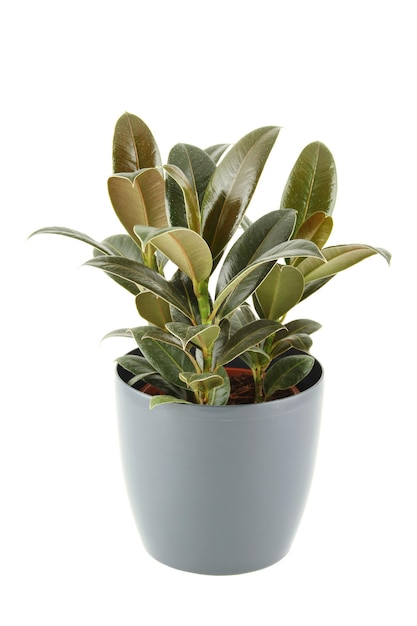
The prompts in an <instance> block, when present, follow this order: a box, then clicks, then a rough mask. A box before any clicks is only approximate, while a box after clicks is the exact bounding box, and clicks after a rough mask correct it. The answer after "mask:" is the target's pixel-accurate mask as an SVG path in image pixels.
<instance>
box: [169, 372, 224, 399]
mask: <svg viewBox="0 0 417 626" xmlns="http://www.w3.org/2000/svg"><path fill="white" fill-rule="evenodd" d="M180 380H182V381H183V382H185V384H186V385H187V387H189V388H190V389H192V390H193V392H194V393H196V394H201V393H203V394H206V395H208V393H209V392H210V391H211V390H212V389H214V388H215V387H219V386H220V385H223V378H222V376H219V375H218V374H213V373H212V372H202V373H196V372H181V373H180Z"/></svg>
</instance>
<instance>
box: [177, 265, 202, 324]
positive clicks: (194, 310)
mask: <svg viewBox="0 0 417 626" xmlns="http://www.w3.org/2000/svg"><path fill="white" fill-rule="evenodd" d="M170 283H171V284H172V285H173V286H174V287H175V288H176V289H177V291H179V293H181V294H182V296H183V298H184V300H185V301H186V302H187V305H188V309H189V311H190V314H189V315H188V316H187V317H186V316H184V315H183V314H182V313H180V311H179V310H178V309H175V308H174V307H171V317H172V321H173V322H183V323H185V324H188V323H189V321H190V320H191V321H192V323H193V324H199V323H200V322H201V316H200V310H199V307H198V300H197V297H196V295H195V293H194V288H193V283H192V281H191V279H190V278H188V276H187V275H186V274H184V272H182V271H181V270H177V271H176V272H175V273H174V275H173V276H172V278H171V280H170Z"/></svg>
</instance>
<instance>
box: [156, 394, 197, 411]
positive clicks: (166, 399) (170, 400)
mask: <svg viewBox="0 0 417 626" xmlns="http://www.w3.org/2000/svg"><path fill="white" fill-rule="evenodd" d="M162 404H193V403H192V402H188V401H187V400H184V399H183V398H176V397H175V396H165V395H161V396H153V398H151V400H150V402H149V408H150V409H154V408H155V407H157V406H161V405H162Z"/></svg>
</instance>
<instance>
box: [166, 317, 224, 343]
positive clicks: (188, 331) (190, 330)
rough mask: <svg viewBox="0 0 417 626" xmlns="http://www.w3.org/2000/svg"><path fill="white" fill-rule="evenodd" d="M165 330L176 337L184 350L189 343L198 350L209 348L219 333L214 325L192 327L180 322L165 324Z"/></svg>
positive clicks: (218, 328)
mask: <svg viewBox="0 0 417 626" xmlns="http://www.w3.org/2000/svg"><path fill="white" fill-rule="evenodd" d="M166 328H167V330H168V331H169V332H170V333H172V334H173V335H175V337H178V339H179V340H180V341H181V343H182V346H183V348H184V349H185V348H186V347H187V345H188V344H189V343H190V342H192V343H194V344H195V345H197V346H199V347H200V348H210V347H211V346H212V344H213V343H214V342H215V341H216V339H217V337H218V335H219V332H220V326H216V325H214V324H212V325H204V324H199V325H198V326H193V325H191V324H183V323H181V322H170V323H168V324H166Z"/></svg>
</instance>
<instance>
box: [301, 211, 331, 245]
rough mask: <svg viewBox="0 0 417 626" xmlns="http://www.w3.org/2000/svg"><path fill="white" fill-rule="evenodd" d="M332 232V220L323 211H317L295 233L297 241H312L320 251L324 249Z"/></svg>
mask: <svg viewBox="0 0 417 626" xmlns="http://www.w3.org/2000/svg"><path fill="white" fill-rule="evenodd" d="M332 230H333V218H332V217H331V216H330V215H326V213H324V211H317V212H316V213H313V215H310V217H309V218H307V219H306V221H305V222H303V223H302V224H301V226H300V228H299V229H298V231H297V233H296V238H297V239H308V240H309V241H314V243H315V244H316V246H318V247H319V248H320V249H321V248H323V247H324V245H325V244H326V243H327V240H328V239H329V237H330V234H331V232H332Z"/></svg>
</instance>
